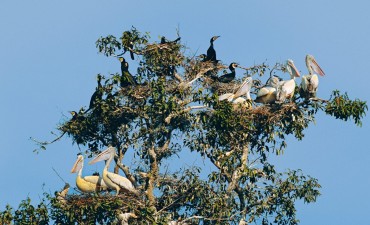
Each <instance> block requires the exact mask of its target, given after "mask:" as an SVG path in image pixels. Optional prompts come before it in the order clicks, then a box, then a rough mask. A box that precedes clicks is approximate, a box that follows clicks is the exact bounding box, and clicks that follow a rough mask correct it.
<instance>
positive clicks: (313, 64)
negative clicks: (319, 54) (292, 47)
mask: <svg viewBox="0 0 370 225" xmlns="http://www.w3.org/2000/svg"><path fill="white" fill-rule="evenodd" d="M310 66H311V68H312V69H313V71H314V72H315V73H317V74H319V75H320V76H325V73H324V71H323V70H322V69H321V67H320V66H319V64H317V62H316V60H315V59H313V60H312V61H310Z"/></svg>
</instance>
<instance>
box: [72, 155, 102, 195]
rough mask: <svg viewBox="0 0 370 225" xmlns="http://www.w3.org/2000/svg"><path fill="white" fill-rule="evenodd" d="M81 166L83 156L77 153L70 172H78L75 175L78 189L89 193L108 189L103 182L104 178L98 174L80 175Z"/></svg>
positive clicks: (82, 164)
mask: <svg viewBox="0 0 370 225" xmlns="http://www.w3.org/2000/svg"><path fill="white" fill-rule="evenodd" d="M83 166H84V157H83V156H82V155H78V156H77V160H76V162H75V164H74V165H73V168H72V170H71V173H76V172H77V173H78V175H77V177H76V186H77V188H78V189H79V190H80V191H82V192H84V193H91V192H100V191H104V190H107V189H108V186H107V185H106V184H105V183H104V180H103V179H102V178H101V177H100V176H99V175H92V176H85V177H82V169H83Z"/></svg>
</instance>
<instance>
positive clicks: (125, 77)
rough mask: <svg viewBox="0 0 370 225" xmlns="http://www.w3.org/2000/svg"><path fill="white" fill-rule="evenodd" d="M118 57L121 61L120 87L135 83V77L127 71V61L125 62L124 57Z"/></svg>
mask: <svg viewBox="0 0 370 225" xmlns="http://www.w3.org/2000/svg"><path fill="white" fill-rule="evenodd" d="M118 59H119V61H120V62H121V79H120V84H121V87H127V86H129V85H137V82H136V80H135V78H134V77H133V76H132V74H131V73H130V72H129V71H128V63H127V62H126V60H125V58H123V57H119V58H118Z"/></svg>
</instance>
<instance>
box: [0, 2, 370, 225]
mask: <svg viewBox="0 0 370 225" xmlns="http://www.w3.org/2000/svg"><path fill="white" fill-rule="evenodd" d="M369 9H370V1H368V0H353V1H344V0H338V1H329V0H311V1H297V0H280V1H279V0H274V1H271V0H270V1H267V0H238V1H237V0H230V1H215V0H213V1H210V0H209V1H208V0H204V1H199V0H187V1H164V0H161V1H143V0H138V1H125V0H121V1H118V0H112V1H96V0H89V1H87V0H81V1H72V0H66V1H50V0H48V1H46V0H39V1H19V0H12V1H2V3H0V31H1V35H0V102H1V107H0V121H1V123H0V124H1V125H0V141H1V145H0V146H1V148H0V153H1V155H0V160H1V163H0V171H1V175H2V177H1V179H0V210H1V209H3V208H4V207H5V205H6V203H9V204H11V205H12V206H15V207H16V206H18V204H19V202H20V201H21V200H22V199H25V198H26V197H27V196H30V197H31V198H32V199H34V200H35V201H38V199H39V196H41V195H42V193H43V189H44V190H45V191H50V192H54V191H55V190H58V189H60V188H62V186H63V182H62V181H61V180H60V179H59V178H58V177H56V175H55V173H54V172H53V170H52V167H53V168H55V169H56V170H57V171H58V172H59V173H60V175H61V176H62V177H63V178H64V179H65V180H66V181H68V182H69V183H70V184H72V185H74V179H75V174H70V170H71V168H72V165H73V163H74V161H75V158H76V153H77V152H78V148H77V146H76V145H74V146H72V144H71V141H70V139H68V138H63V139H62V140H61V141H60V142H58V143H56V144H53V145H51V146H49V148H48V150H47V151H45V152H41V153H40V154H38V155H37V154H35V153H33V152H32V151H33V149H35V148H36V146H35V144H34V143H33V142H32V141H30V140H29V138H30V137H31V136H32V137H35V138H38V139H41V140H45V139H47V140H51V139H52V138H53V136H52V135H51V134H50V131H53V130H55V128H56V126H57V125H58V123H59V122H62V121H63V120H65V119H66V117H65V115H67V116H68V113H67V111H70V110H78V109H79V108H80V106H87V105H88V102H89V99H90V96H91V94H92V93H93V91H94V89H95V85H96V74H98V73H102V74H109V73H113V72H118V71H119V70H120V65H119V63H118V61H117V60H115V59H112V58H106V57H104V56H103V55H100V54H97V50H96V48H95V41H96V40H97V39H98V38H99V37H100V36H105V35H108V34H114V35H116V36H120V34H121V32H122V31H123V30H127V29H130V27H131V26H132V25H133V26H135V27H136V28H138V29H139V30H140V31H149V32H151V36H152V39H153V40H155V41H159V35H165V36H166V37H167V38H168V39H173V38H175V37H176V29H179V30H180V34H181V37H182V39H181V40H182V42H183V43H184V44H186V45H187V46H188V47H189V48H191V50H192V51H193V52H194V53H204V52H205V51H206V50H207V48H208V46H209V39H210V37H211V36H214V35H221V38H219V39H218V40H217V41H216V42H215V49H216V51H217V56H218V58H220V59H221V60H222V61H223V62H224V63H225V64H229V63H230V62H232V61H236V62H238V63H240V64H241V65H243V66H246V67H247V66H250V65H253V64H254V63H261V62H263V61H265V60H267V62H268V63H269V64H271V65H272V64H274V63H275V62H283V61H285V60H286V59H288V58H291V59H293V60H294V62H295V64H296V66H297V68H298V69H299V70H300V71H301V72H302V73H303V74H305V73H306V72H307V70H306V67H305V63H304V58H305V55H306V54H312V55H314V56H315V58H316V60H317V61H318V63H319V64H320V65H321V67H322V69H323V70H324V71H325V73H326V76H325V77H323V78H322V79H321V80H320V87H319V91H318V96H319V97H321V98H327V97H328V96H329V95H330V93H331V91H332V90H334V89H339V90H342V91H347V92H348V93H349V95H350V97H352V98H360V99H362V100H366V101H369V99H370V91H369V89H367V86H368V84H369V83H370V74H369V73H370V72H369V68H368V65H370V64H369V60H370V55H369V52H370V41H369V40H370V39H369V36H370V20H369ZM237 72H238V71H237ZM240 74H241V71H239V75H240ZM369 134H370V119H369V117H367V118H365V120H364V125H363V127H362V128H359V127H356V126H355V125H354V123H352V122H347V123H346V122H343V121H339V120H335V119H334V118H331V117H329V116H326V115H324V114H320V115H318V117H317V124H316V125H314V124H312V126H311V127H310V128H309V129H308V130H307V131H306V138H305V139H304V140H303V141H296V140H294V139H291V141H290V142H289V143H288V144H289V146H288V149H287V150H286V151H285V154H284V155H283V156H281V157H279V158H277V159H275V161H276V163H277V165H278V167H279V168H280V170H284V169H286V168H292V169H298V168H300V169H302V170H303V171H304V173H305V174H309V175H311V176H313V177H316V178H318V179H319V182H320V183H321V184H322V186H323V188H322V190H321V191H322V196H321V197H319V198H318V201H317V203H315V204H310V205H305V204H299V206H298V217H299V219H300V220H301V224H303V225H308V224H337V225H342V224H343V225H344V224H364V223H365V222H364V221H367V218H368V211H369V208H370V194H369V190H370V176H369V174H370V151H369V150H370V147H369V145H368V143H367V141H368V140H369ZM96 169H97V166H95V165H94V166H85V170H84V173H85V174H88V173H91V172H92V171H95V170H96ZM43 184H45V186H43Z"/></svg>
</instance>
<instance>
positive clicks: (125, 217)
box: [117, 213, 138, 225]
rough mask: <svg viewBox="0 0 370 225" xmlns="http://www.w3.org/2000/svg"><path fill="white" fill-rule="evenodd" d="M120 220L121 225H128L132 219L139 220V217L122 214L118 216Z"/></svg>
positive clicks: (132, 214) (131, 214)
mask: <svg viewBox="0 0 370 225" xmlns="http://www.w3.org/2000/svg"><path fill="white" fill-rule="evenodd" d="M117 218H118V220H119V221H120V222H121V225H128V224H129V223H128V221H129V219H131V218H135V219H137V218H138V216H136V215H135V214H134V213H120V214H118V216H117Z"/></svg>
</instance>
